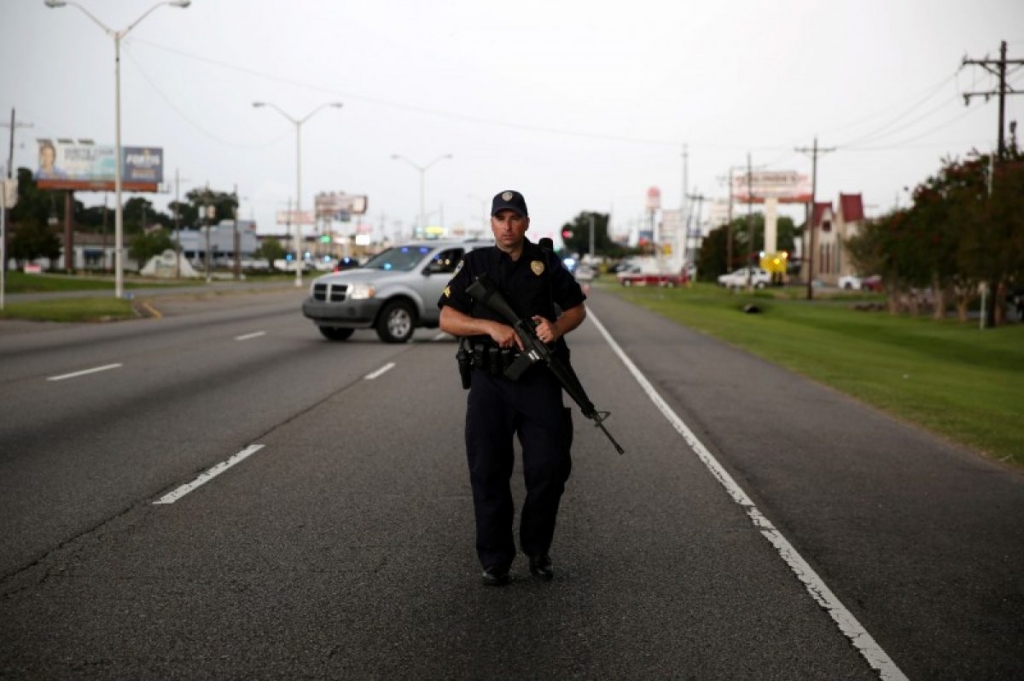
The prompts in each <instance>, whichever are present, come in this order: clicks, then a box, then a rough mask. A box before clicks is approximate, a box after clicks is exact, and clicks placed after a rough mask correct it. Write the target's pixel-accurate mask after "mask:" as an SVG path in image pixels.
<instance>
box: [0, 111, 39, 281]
mask: <svg viewBox="0 0 1024 681" xmlns="http://www.w3.org/2000/svg"><path fill="white" fill-rule="evenodd" d="M0 126H3V127H5V128H9V129H10V131H11V134H10V144H9V146H8V148H7V179H8V180H10V179H13V178H14V131H15V130H17V129H18V128H31V127H32V124H31V123H22V122H21V121H19V120H15V117H14V107H11V122H10V123H0ZM10 210H11V207H10V206H5V207H4V208H3V213H4V216H3V217H4V221H5V223H6V224H7V225H10V224H11V221H10V219H9V218H10V213H9V211H10ZM7 232H8V230H7V229H5V230H3V234H2V235H0V238H2V239H3V244H0V246H2V247H3V252H4V256H3V258H2V259H3V262H2V263H0V270H2V271H4V272H6V271H7V253H8V250H7Z"/></svg>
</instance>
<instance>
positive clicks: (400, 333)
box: [377, 300, 416, 343]
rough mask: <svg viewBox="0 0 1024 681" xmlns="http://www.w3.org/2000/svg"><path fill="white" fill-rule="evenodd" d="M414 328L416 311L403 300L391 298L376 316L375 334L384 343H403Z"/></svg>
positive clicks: (410, 335) (409, 336)
mask: <svg viewBox="0 0 1024 681" xmlns="http://www.w3.org/2000/svg"><path fill="white" fill-rule="evenodd" d="M415 330H416V312H415V311H414V310H413V307H412V305H411V304H410V303H409V302H407V301H404V300H393V301H391V302H390V303H388V304H387V305H385V306H384V309H383V310H381V311H380V317H378V318H377V335H378V336H379V337H380V339H381V340H382V341H384V342H385V343H404V342H406V341H407V340H409V339H410V338H412V332H413V331H415Z"/></svg>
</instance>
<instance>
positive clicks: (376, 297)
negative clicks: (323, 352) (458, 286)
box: [302, 240, 494, 343]
mask: <svg viewBox="0 0 1024 681" xmlns="http://www.w3.org/2000/svg"><path fill="white" fill-rule="evenodd" d="M493 243H494V242H493V241H463V240H459V241H438V240H435V241H415V242H410V243H407V244H402V245H401V246H395V247H393V248H389V249H387V250H386V251H383V252H381V253H379V254H377V255H375V256H374V257H372V258H370V260H368V261H367V262H366V264H364V265H363V266H361V267H357V268H355V269H350V270H345V271H343V272H335V273H334V274H326V275H324V276H322V277H317V278H316V279H314V280H313V283H312V284H311V285H310V288H309V297H308V298H306V300H305V301H304V302H303V303H302V314H303V315H305V316H306V317H307V318H309V319H311V320H313V323H314V324H316V326H317V328H319V329H320V333H321V334H323V336H324V338H326V339H327V340H332V341H341V340H345V339H346V338H348V337H349V336H351V335H352V332H353V331H355V330H356V329H371V328H372V329H376V330H377V335H378V336H379V337H380V339H381V340H382V341H384V342H385V343H404V342H406V341H407V340H409V339H410V338H411V337H412V334H413V331H415V330H416V329H417V328H437V326H438V319H439V317H440V314H441V311H440V310H439V309H438V307H437V301H438V299H439V298H440V297H441V292H442V291H444V287H445V286H447V285H448V281H449V280H450V279H451V278H452V274H453V273H454V272H455V266H456V265H458V264H459V261H460V260H462V256H463V255H465V254H466V252H467V251H470V250H473V249H474V248H481V247H484V246H491V245H493Z"/></svg>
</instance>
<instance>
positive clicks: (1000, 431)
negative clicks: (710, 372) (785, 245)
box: [595, 280, 1024, 466]
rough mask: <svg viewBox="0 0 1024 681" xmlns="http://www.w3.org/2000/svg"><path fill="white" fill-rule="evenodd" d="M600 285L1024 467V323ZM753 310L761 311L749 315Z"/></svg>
mask: <svg viewBox="0 0 1024 681" xmlns="http://www.w3.org/2000/svg"><path fill="white" fill-rule="evenodd" d="M595 285H596V286H599V287H601V288H602V289H604V290H608V291H611V292H614V293H616V294H618V295H620V296H621V297H623V298H625V299H627V300H629V301H631V302H633V303H635V304H638V305H642V306H644V307H647V308H649V309H651V310H653V311H654V312H657V313H659V314H661V315H663V316H665V317H668V318H669V319H673V320H675V321H677V322H679V323H681V324H685V325H686V326H688V327H690V328H693V329H697V330H699V331H701V332H703V333H706V334H708V335H711V336H714V337H716V338H719V339H721V340H724V341H726V342H728V343H731V344H733V345H736V346H738V347H741V348H743V349H745V350H747V351H748V352H751V353H753V354H756V355H758V356H760V357H763V358H765V359H767V360H769V361H771V362H773V363H775V364H779V365H781V366H784V367H786V368H787V369H790V370H792V371H794V372H797V373H800V374H803V375H805V376H807V377H809V378H812V379H814V380H817V381H819V382H821V383H824V384H826V385H829V386H832V387H834V388H836V389H837V390H840V391H843V392H845V393H847V394H850V395H852V396H854V397H857V398H858V399H860V400H862V401H864V402H866V403H868V404H872V405H874V406H876V407H879V408H881V409H884V410H885V411H887V412H889V413H891V414H893V415H895V416H897V417H899V418H902V419H905V420H908V421H912V422H914V423H917V424H920V425H922V426H924V427H926V428H928V429H930V430H932V431H934V432H937V433H940V434H942V435H944V436H946V437H948V438H949V439H951V440H953V441H956V442H959V443H962V444H964V445H967V446H969V447H972V448H974V449H978V450H980V451H982V452H985V453H987V454H989V455H990V456H992V457H994V458H997V459H999V460H1001V461H1010V462H1013V463H1014V464H1017V465H1021V466H1024V447H1022V446H1021V443H1022V442H1024V419H1021V418H1020V414H1021V410H1022V407H1024V324H1013V325H1008V326H1003V327H999V328H996V329H985V330H983V331H981V330H979V329H978V327H977V325H976V324H961V323H959V322H956V321H942V322H937V321H934V320H932V319H925V318H914V317H907V316H896V315H890V314H889V313H887V312H880V311H862V310H857V309H855V302H857V299H855V298H854V297H852V296H845V295H839V296H836V297H833V298H827V299H826V298H821V297H818V298H817V299H815V300H814V301H807V300H804V299H803V298H802V297H801V296H796V295H794V291H793V290H786V291H772V290H769V291H766V292H755V293H744V292H741V293H730V292H727V291H725V290H723V289H720V288H718V287H716V286H714V285H712V284H696V285H694V286H692V287H684V288H678V289H667V288H624V287H620V286H618V285H616V284H615V283H614V282H612V281H610V280H609V281H600V280H598V281H597V282H595ZM860 300H863V297H861V298H860ZM879 300H880V299H879ZM747 305H755V306H757V308H758V310H759V312H757V313H746V312H744V308H745V307H746V306H747Z"/></svg>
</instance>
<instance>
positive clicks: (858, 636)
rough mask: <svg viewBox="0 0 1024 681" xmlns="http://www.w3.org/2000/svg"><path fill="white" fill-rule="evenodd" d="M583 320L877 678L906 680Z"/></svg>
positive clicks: (629, 364)
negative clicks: (873, 671)
mask: <svg viewBox="0 0 1024 681" xmlns="http://www.w3.org/2000/svg"><path fill="white" fill-rule="evenodd" d="M587 319H589V320H590V321H592V322H594V324H595V325H596V326H597V329H598V330H599V331H600V332H601V335H603V336H604V338H605V340H606V341H607V342H608V345H609V346H611V349H612V350H613V351H614V352H615V354H616V355H618V357H619V359H620V360H622V363H623V364H625V365H626V368H627V369H629V372H630V373H631V374H633V377H634V378H635V379H636V381H637V383H639V384H640V387H641V388H643V390H644V392H645V393H647V396H648V397H650V399H651V401H652V402H654V405H655V406H656V407H657V408H658V410H659V411H661V413H662V414H663V415H664V416H665V418H666V419H668V421H669V423H671V424H672V425H673V427H675V429H676V430H677V431H678V432H679V434H680V435H682V436H683V439H684V440H686V444H688V445H689V446H690V449H692V450H693V452H694V453H695V454H696V455H697V458H698V459H700V460H701V461H702V462H703V463H704V465H705V466H706V467H707V469H708V470H709V471H710V472H711V475H712V476H714V478H715V479H716V480H718V482H719V483H720V484H721V485H722V487H724V488H725V491H726V492H728V493H729V496H731V497H732V498H733V501H735V502H736V503H737V504H739V505H740V506H742V507H743V508H744V510H745V511H746V513H747V515H748V516H749V517H750V520H751V522H753V523H754V527H756V528H757V529H758V530H759V531H760V532H761V535H762V536H764V538H765V539H767V540H768V541H769V542H770V543H771V545H772V546H774V547H775V550H776V551H778V552H779V555H780V556H781V557H782V560H784V561H785V562H786V564H787V565H789V567H790V569H791V570H792V571H793V573H794V574H796V576H797V578H798V579H799V580H800V581H801V582H803V584H804V586H805V587H806V588H807V591H808V593H810V594H811V597H812V598H814V600H815V601H816V602H817V603H818V605H820V606H821V607H822V608H823V609H824V610H825V611H826V612H827V613H828V614H829V615H830V616H831V617H832V619H833V620H834V621H835V623H836V625H838V627H839V630H840V631H841V632H843V634H844V635H846V637H847V638H848V639H850V642H851V643H852V644H853V647H854V648H856V649H857V650H859V651H860V654H861V655H862V656H863V657H864V659H865V660H867V663H868V665H869V666H870V667H871V668H872V669H874V670H876V671H877V672H878V676H879V678H881V679H885V680H887V681H888V680H892V681H906V678H907V677H906V675H904V674H903V672H902V671H901V670H900V668H899V667H897V666H896V663H895V662H893V660H892V659H891V658H890V657H889V655H888V654H886V652H885V651H884V650H882V647H881V646H880V645H878V643H876V642H875V639H874V638H872V637H871V635H870V634H869V633H868V632H867V631H866V630H865V629H864V627H862V626H861V624H860V622H858V621H857V618H856V617H854V616H853V613H851V612H850V611H849V610H847V609H846V606H845V605H843V604H842V603H841V602H840V601H839V599H838V598H837V597H836V595H835V594H834V593H832V590H831V589H829V588H828V586H827V585H826V584H825V582H824V581H823V580H822V579H821V577H819V576H818V574H817V573H816V572H815V571H814V568H812V567H811V566H810V565H808V564H807V561H805V560H804V559H803V558H802V557H801V556H800V554H799V553H797V551H796V549H795V548H793V545H792V544H790V543H789V541H788V540H787V539H786V538H785V537H784V536H782V533H781V532H779V530H778V529H776V528H775V526H774V525H772V524H771V522H769V520H768V519H767V518H765V516H764V514H762V513H761V511H759V510H758V508H757V506H755V505H754V502H753V501H751V500H750V497H748V496H747V494H746V492H744V491H743V488H741V487H740V486H739V485H738V484H737V483H736V481H735V480H733V479H732V476H731V475H729V473H728V471H726V470H725V468H723V467H722V465H721V464H720V463H719V462H718V460H717V459H716V458H715V457H714V455H712V454H711V452H709V451H708V449H707V447H705V446H704V444H703V443H702V442H701V441H700V440H698V439H697V436H696V435H694V434H693V431H691V430H690V429H689V427H687V425H686V424H685V423H684V422H683V420H682V419H681V418H679V416H677V415H676V413H675V412H673V411H672V408H671V407H669V406H668V404H667V403H666V402H665V400H663V399H662V398H661V395H659V394H658V392H657V391H656V390H655V389H654V386H652V385H651V383H650V381H648V380H647V378H646V377H645V376H644V375H643V374H642V373H641V372H640V370H639V369H637V367H636V365H635V364H633V362H632V360H630V359H629V357H628V356H626V353H625V352H624V351H623V350H622V348H620V347H619V344H618V343H616V342H615V340H614V339H613V338H612V336H611V334H610V333H608V330H607V329H605V328H604V325H603V324H601V322H599V321H598V320H597V317H596V316H595V315H594V313H593V312H592V311H589V310H588V311H587Z"/></svg>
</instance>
